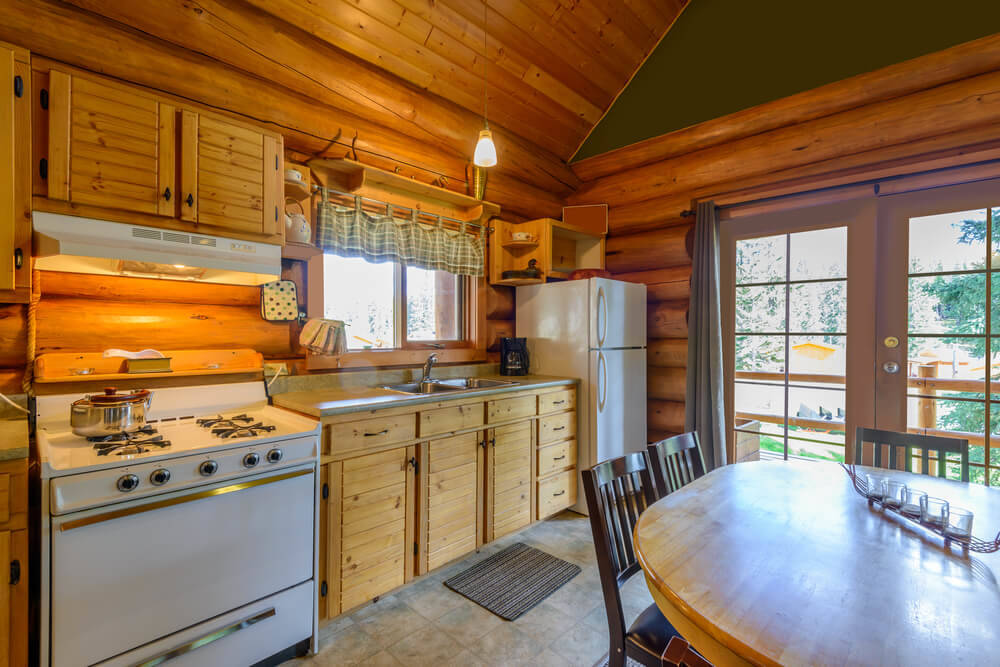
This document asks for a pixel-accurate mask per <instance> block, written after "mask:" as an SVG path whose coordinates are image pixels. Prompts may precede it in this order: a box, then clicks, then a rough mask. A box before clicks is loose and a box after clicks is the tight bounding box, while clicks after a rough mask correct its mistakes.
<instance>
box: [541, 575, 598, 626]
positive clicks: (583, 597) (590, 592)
mask: <svg viewBox="0 0 1000 667" xmlns="http://www.w3.org/2000/svg"><path fill="white" fill-rule="evenodd" d="M546 602H550V603H552V605H553V606H555V607H556V608H557V609H559V611H561V612H563V613H565V614H569V615H570V616H573V617H575V618H581V619H582V618H583V617H584V616H586V615H587V614H589V613H590V612H591V611H593V609H594V607H596V606H597V605H599V604H604V597H603V596H602V595H601V590H600V589H599V588H597V589H595V588H591V587H587V586H579V585H577V584H575V583H573V582H572V581H571V582H570V583H568V584H566V585H565V586H563V587H562V588H560V589H559V590H557V591H556V592H555V593H553V594H552V595H550V596H549V597H548V599H547V600H546Z"/></svg>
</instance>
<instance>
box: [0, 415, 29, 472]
mask: <svg viewBox="0 0 1000 667" xmlns="http://www.w3.org/2000/svg"><path fill="white" fill-rule="evenodd" d="M26 458H28V418H27V416H21V417H14V416H10V417H0V461H14V460H16V459H26Z"/></svg>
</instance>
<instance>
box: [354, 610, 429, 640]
mask: <svg viewBox="0 0 1000 667" xmlns="http://www.w3.org/2000/svg"><path fill="white" fill-rule="evenodd" d="M429 624H430V622H429V621H428V620H427V619H426V618H424V617H423V616H421V615H420V614H418V613H417V612H416V611H414V610H413V609H411V608H410V607H409V606H408V605H407V604H406V603H405V602H403V601H402V600H399V599H396V600H392V601H391V602H389V603H387V604H385V605H384V606H382V607H381V609H380V610H379V612H378V613H375V614H369V615H368V616H367V617H365V618H363V619H360V620H357V621H355V623H354V625H353V626H348V627H347V628H346V630H347V631H351V630H354V631H357V630H358V629H360V630H361V631H363V632H364V633H365V634H367V635H369V636H370V637H372V638H373V640H374V641H375V642H376V644H377V645H378V648H380V649H383V648H387V647H389V646H391V645H392V644H394V643H396V642H397V641H399V640H400V639H402V638H403V637H405V636H407V635H410V634H412V633H414V632H417V631H418V630H423V629H424V628H426V627H427V626H428V625H429ZM341 632H343V631H341Z"/></svg>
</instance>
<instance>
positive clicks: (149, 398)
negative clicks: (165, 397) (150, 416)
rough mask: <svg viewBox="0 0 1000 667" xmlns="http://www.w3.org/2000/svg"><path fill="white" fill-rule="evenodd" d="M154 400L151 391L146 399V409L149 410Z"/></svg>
mask: <svg viewBox="0 0 1000 667" xmlns="http://www.w3.org/2000/svg"><path fill="white" fill-rule="evenodd" d="M152 402H153V392H149V393H148V394H146V401H145V404H146V410H149V406H150V404H152Z"/></svg>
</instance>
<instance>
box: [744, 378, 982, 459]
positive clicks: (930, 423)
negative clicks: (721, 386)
mask: <svg viewBox="0 0 1000 667" xmlns="http://www.w3.org/2000/svg"><path fill="white" fill-rule="evenodd" d="M933 372H934V367H933V366H923V365H921V366H917V373H918V375H917V376H916V377H908V378H907V380H906V385H907V387H909V388H910V389H911V390H913V389H916V390H918V391H915V392H913V394H911V396H914V395H915V397H916V398H917V425H916V426H910V427H908V428H907V431H909V432H910V433H921V434H924V435H943V436H945V437H952V438H956V437H957V438H966V439H968V441H969V444H970V445H980V446H982V445H983V444H985V437H984V435H983V434H982V433H970V432H966V431H948V430H944V429H939V428H936V426H937V402H936V401H935V398H937V392H939V391H964V392H975V393H979V394H981V393H983V391H984V389H985V385H986V381H985V380H976V379H966V378H939V377H932V375H931V373H933ZM736 379H737V380H752V381H758V382H775V381H778V382H784V381H785V374H784V373H774V372H768V371H736ZM846 381H847V378H846V377H844V376H843V375H828V374H823V373H789V374H788V382H790V383H794V384H807V385H824V384H829V385H844V384H845V383H846ZM816 388H817V389H822V388H823V387H822V386H817V387H816ZM990 393H996V394H1000V382H998V381H991V382H990ZM735 416H736V418H737V419H740V418H742V419H753V420H756V421H760V422H764V423H768V424H784V423H785V418H784V416H783V415H775V414H767V413H758V412H737V413H736V415H735ZM788 425H789V426H798V427H800V428H811V429H816V430H821V431H832V430H843V429H844V428H845V425H844V420H843V419H842V418H840V419H838V418H832V419H816V418H810V417H795V416H792V415H789V417H788ZM838 427H839V428H838ZM847 439H848V441H850V440H851V439H852V438H850V437H848V438H847Z"/></svg>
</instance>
